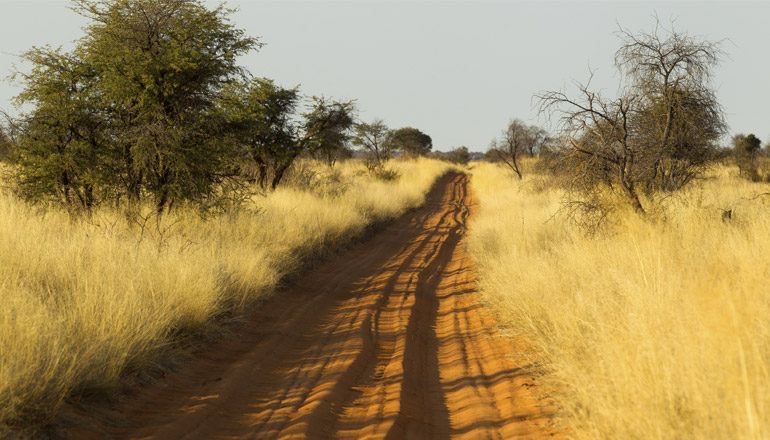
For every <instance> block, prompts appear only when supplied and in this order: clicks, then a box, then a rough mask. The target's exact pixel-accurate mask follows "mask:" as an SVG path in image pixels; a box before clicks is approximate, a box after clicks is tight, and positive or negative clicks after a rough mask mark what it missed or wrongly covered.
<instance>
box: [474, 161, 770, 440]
mask: <svg viewBox="0 0 770 440" xmlns="http://www.w3.org/2000/svg"><path fill="white" fill-rule="evenodd" d="M472 172H473V175H472V190H473V192H474V195H475V199H476V201H477V202H478V204H479V214H478V215H477V216H476V217H475V219H474V220H473V221H472V222H471V230H470V238H469V240H470V249H471V251H472V255H473V257H474V259H475V261H476V263H477V266H478V271H479V279H480V287H481V291H482V294H483V297H484V299H485V301H486V302H487V303H488V304H489V305H490V306H491V308H492V309H493V310H494V311H495V312H496V313H497V314H498V317H499V318H500V320H501V324H502V325H503V326H504V327H506V328H507V330H508V331H510V332H511V333H512V334H513V335H519V336H524V337H525V339H526V340H528V341H529V342H531V343H532V344H533V346H534V348H535V351H534V354H533V362H535V363H536V365H540V366H541V367H542V369H543V370H544V371H545V372H547V374H546V376H545V379H546V380H547V382H549V383H550V387H549V391H550V392H551V393H552V394H551V396H550V397H552V398H554V401H555V402H556V404H557V405H559V407H560V415H561V416H562V417H564V420H563V426H566V427H567V429H568V432H570V434H571V435H574V436H576V437H577V438H586V439H595V438H606V439H619V438H620V439H623V438H626V439H631V438H650V439H670V438H701V439H705V438H766V437H767V436H768V435H770V399H769V398H768V396H770V373H769V372H768V365H770V322H768V320H767V317H768V316H770V302H769V301H768V294H767V293H768V292H767V291H768V289H767V280H768V279H770V261H768V259H767V255H770V236H768V234H767V231H768V230H770V217H768V215H767V213H768V209H769V208H770V197H768V196H767V195H764V196H763V195H761V194H766V193H770V184H767V183H753V182H750V181H748V180H746V179H742V178H740V177H739V176H738V169H737V167H734V166H728V165H725V166H721V167H719V168H717V169H715V170H714V171H713V172H712V173H710V174H709V175H708V179H707V180H702V181H698V182H697V183H696V184H694V185H691V186H690V187H688V188H687V189H686V190H684V191H681V192H678V193H676V194H675V195H672V196H671V197H670V198H668V199H667V200H666V202H665V204H664V205H663V208H662V210H661V211H660V212H659V214H658V215H656V216H655V218H654V219H651V218H644V217H640V216H639V215H638V214H637V213H635V211H634V209H633V208H632V207H630V206H628V205H627V204H625V202H623V201H622V200H620V201H618V203H619V207H618V210H617V211H615V214H614V215H613V218H612V221H611V225H607V229H605V230H604V232H602V233H599V234H588V233H586V229H585V227H584V226H581V225H579V224H576V223H574V222H571V221H569V219H568V218H566V217H565V216H563V215H560V214H558V213H559V212H560V211H561V210H562V209H563V205H562V200H563V197H564V195H565V192H564V190H562V189H560V188H555V187H552V186H544V185H543V181H542V176H538V175H537V174H534V173H533V174H531V175H530V176H529V177H525V178H524V180H522V181H520V180H519V179H518V177H516V176H515V174H513V173H511V172H510V171H509V170H507V169H505V168H503V167H502V166H500V165H494V164H486V165H481V166H476V167H474V169H473V170H472ZM621 206H622V207H621ZM727 210H731V211H732V218H731V219H729V220H728V219H726V218H725V219H724V220H723V217H724V213H725V212H726V211H727Z"/></svg>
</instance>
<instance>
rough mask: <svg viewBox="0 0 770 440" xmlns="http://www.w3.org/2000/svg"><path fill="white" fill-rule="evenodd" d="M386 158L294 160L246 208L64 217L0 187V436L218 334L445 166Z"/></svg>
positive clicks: (396, 208) (410, 201)
mask: <svg viewBox="0 0 770 440" xmlns="http://www.w3.org/2000/svg"><path fill="white" fill-rule="evenodd" d="M389 166H390V167H392V168H393V169H396V170H397V171H398V172H399V173H400V178H399V179H398V180H395V181H391V182H382V181H379V180H376V179H373V178H371V177H369V176H368V175H366V174H365V173H361V172H360V170H361V169H363V166H362V165H359V164H356V163H348V164H342V165H338V166H337V167H336V168H335V169H334V170H328V169H327V168H323V167H322V166H320V165H316V166H315V167H312V166H311V167H310V170H309V171H308V166H307V165H305V168H304V169H305V171H304V175H305V177H304V180H303V179H302V178H299V177H298V176H295V180H297V182H295V188H281V189H279V190H278V191H276V192H274V193H272V194H269V195H268V196H265V197H257V198H255V199H254V201H253V205H252V206H250V207H249V208H250V209H246V210H241V211H239V212H233V213H229V214H224V215H220V216H217V217H215V218H210V219H207V220H204V219H201V218H200V217H199V216H197V215H196V214H195V213H193V212H176V213H172V214H169V215H167V216H165V217H164V218H163V219H162V220H158V219H157V218H150V219H149V220H148V221H147V222H146V224H145V228H144V229H142V228H140V226H139V224H138V223H137V222H136V221H135V220H137V218H134V219H132V220H128V219H126V216H125V215H124V214H123V213H120V212H114V211H109V210H103V211H100V212H98V213H96V214H95V215H94V217H93V218H91V219H88V220H86V219H78V220H73V219H72V218H70V217H69V216H68V215H66V214H65V213H63V212H59V211H56V210H47V211H42V210H40V209H38V208H33V207H29V206H27V205H25V204H24V203H22V202H20V201H19V200H17V199H16V198H14V197H13V196H11V195H9V194H1V195H0V301H2V304H3V306H2V307H0V436H3V429H4V428H3V426H5V427H6V428H5V429H11V430H14V429H20V428H23V429H24V430H28V429H29V428H30V427H35V426H37V427H39V426H42V425H43V424H45V423H47V422H49V421H51V420H52V418H53V417H55V415H56V414H57V411H58V410H59V409H60V408H61V406H62V405H63V404H64V403H65V402H67V401H70V402H78V401H81V400H83V399H91V400H93V398H96V397H101V398H103V397H105V396H106V397H110V396H114V395H115V394H116V393H119V392H120V391H121V390H122V389H123V388H124V387H125V386H126V384H128V383H130V382H131V380H132V379H135V378H136V377H137V375H138V374H144V373H146V372H148V371H151V370H152V369H153V368H157V367H158V366H159V362H164V361H166V360H168V359H169V358H170V357H173V356H174V355H175V354H179V353H184V352H186V351H188V350H189V348H190V344H192V343H193V342H195V341H197V340H200V337H201V336H202V335H204V336H205V335H212V334H214V335H216V334H217V333H218V332H221V331H222V329H223V327H222V323H223V322H224V321H227V318H228V317H237V316H238V315H239V313H241V312H243V311H244V310H245V308H248V307H251V306H253V305H254V304H255V303H257V302H258V301H260V300H262V299H264V298H265V297H266V296H267V295H269V294H270V293H272V292H273V290H274V289H275V287H276V285H277V283H278V282H279V280H280V279H281V278H282V277H284V276H285V275H287V274H290V273H292V272H294V271H296V270H298V269H299V268H301V267H302V265H303V264H306V263H307V262H308V261H309V260H311V259H314V258H318V257H319V256H321V255H323V254H325V253H327V252H329V251H330V250H334V249H339V248H340V247H342V246H344V245H346V244H348V243H349V242H350V241H351V240H352V239H354V238H355V237H357V236H360V235H361V234H362V232H363V231H364V230H365V228H366V227H367V225H370V224H372V223H373V222H378V221H383V220H386V219H390V218H393V217H396V216H398V215H400V214H401V213H403V212H404V211H405V210H407V209H409V208H412V207H415V206H418V205H420V204H421V203H422V202H423V201H424V196H425V194H426V193H427V191H428V189H429V187H430V186H431V184H432V183H433V182H434V181H435V179H436V178H437V177H438V176H439V175H440V174H443V173H444V172H445V171H446V170H447V168H448V167H449V165H447V164H444V163H441V162H438V161H430V160H420V161H417V162H393V163H391V164H390V165H389ZM298 174H302V173H298ZM300 177H301V176H300ZM300 183H302V184H304V186H305V188H304V189H303V188H297V187H296V186H302V185H300ZM308 188H311V189H312V191H311V190H309V189H308ZM148 212H150V211H149V210H148ZM139 223H143V224H144V223H145V221H144V220H140V222H139Z"/></svg>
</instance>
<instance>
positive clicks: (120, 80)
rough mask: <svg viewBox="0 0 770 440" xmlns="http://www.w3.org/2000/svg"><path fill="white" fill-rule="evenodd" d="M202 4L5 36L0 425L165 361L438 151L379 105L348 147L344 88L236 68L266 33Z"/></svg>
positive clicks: (350, 125) (405, 203) (402, 193)
mask: <svg viewBox="0 0 770 440" xmlns="http://www.w3.org/2000/svg"><path fill="white" fill-rule="evenodd" d="M204 3H205V2H203V1H200V0H162V1H159V0H125V1H123V0H120V1H118V0H73V1H72V2H71V6H72V9H73V11H74V12H75V13H78V14H80V15H82V16H84V17H86V18H87V19H88V20H89V23H88V24H87V26H86V27H85V28H84V36H83V37H82V38H81V39H79V40H77V42H76V45H75V47H74V49H72V50H70V51H63V50H62V49H56V48H53V47H51V46H44V47H33V48H31V49H30V50H28V51H27V52H25V53H23V54H21V58H22V59H23V60H24V61H25V62H27V63H28V64H29V65H30V66H31V69H30V70H28V71H17V72H14V73H13V75H12V78H13V81H15V82H16V84H17V85H19V86H20V87H21V93H20V94H19V95H18V96H17V97H16V98H15V100H14V104H15V106H16V110H17V112H16V113H14V114H10V113H8V114H4V115H3V116H4V118H3V121H2V123H0V179H2V180H0V280H2V281H0V300H2V303H3V307H2V310H0V437H4V436H12V435H14V434H17V433H19V432H21V433H24V434H30V433H32V434H34V433H35V432H37V431H38V430H40V429H44V428H45V426H46V425H47V424H49V423H50V422H52V421H54V420H55V418H56V416H57V414H58V413H59V412H60V410H61V409H62V407H63V406H64V405H67V404H73V405H80V404H87V403H89V402H94V401H100V400H107V401H109V400H110V399H113V398H115V397H116V396H119V395H120V394H121V393H122V392H123V391H124V389H125V388H126V387H127V386H128V385H130V384H132V383H135V382H136V381H141V380H142V379H143V378H146V377H147V376H148V375H152V374H155V373H158V372H160V371H163V370H165V369H166V368H167V367H168V365H169V364H170V363H172V362H173V361H174V360H176V359H178V358H180V357H184V356H186V355H189V353H190V352H191V350H193V349H195V348H196V347H199V346H201V345H200V344H201V343H202V342H203V343H205V342H207V341H210V340H212V339H213V338H217V337H218V336H221V334H222V333H223V332H226V331H227V330H228V329H230V328H231V327H232V326H231V324H233V323H237V322H238V321H239V320H241V319H243V316H244V313H246V312H247V311H248V310H250V309H253V307H254V306H256V305H257V304H258V303H259V302H260V301H262V300H264V299H265V298H267V297H269V296H270V295H271V294H272V293H273V292H274V291H275V290H276V288H277V287H278V286H279V285H280V283H281V281H282V280H285V279H287V278H288V277H290V276H292V275H293V274H296V273H297V272H299V271H301V270H302V269H303V268H306V267H308V265H311V264H313V263H314V262H316V261H317V260H319V259H321V258H323V257H326V256H328V255H330V254H333V253H334V252H337V251H339V250H341V249H343V248H345V246H347V245H349V244H350V243H351V242H352V241H354V240H356V239H358V238H360V237H362V236H363V234H364V233H365V231H366V230H367V228H369V227H371V226H372V225H376V224H378V223H381V222H384V221H387V220H389V219H392V218H395V217H397V216H399V215H401V214H402V213H404V212H405V211H406V210H408V209H411V208H414V207H416V206H418V205H420V204H422V203H423V201H424V198H425V194H426V193H427V191H428V190H429V188H430V187H431V185H432V184H433V182H434V181H435V180H436V179H437V178H438V177H439V176H440V175H441V174H443V173H445V172H446V171H447V170H448V169H449V167H450V166H451V165H449V164H447V163H443V162H439V161H435V160H428V159H424V158H421V157H420V156H421V155H424V154H425V153H427V152H429V151H430V150H431V149H432V143H431V138H430V136H428V135H426V134H424V133H422V132H421V131H419V130H417V129H415V128H411V127H405V128H402V129H399V130H390V129H387V128H385V127H384V124H383V123H382V122H381V121H380V125H381V126H382V127H383V133H382V134H383V137H384V139H385V140H386V145H387V148H386V150H385V151H386V152H387V154H383V155H381V154H379V151H378V150H377V149H375V150H374V151H368V154H367V152H366V151H365V152H364V154H363V156H364V157H365V159H364V160H357V159H353V160H349V159H350V158H351V157H352V156H353V150H352V148H351V142H353V141H354V140H357V139H358V138H356V136H355V134H356V130H358V133H361V132H362V127H364V126H365V124H363V123H362V122H360V121H358V120H357V112H356V106H355V101H354V100H336V99H333V98H329V97H324V96H306V95H304V94H303V93H302V92H300V90H299V88H298V87H293V88H285V87H282V86H279V85H278V84H277V83H276V82H275V81H273V80H272V79H269V78H260V77H256V76H254V75H252V73H251V72H249V71H247V70H246V69H245V68H244V67H242V66H241V65H239V59H240V57H241V56H242V55H245V54H247V53H249V52H251V51H256V50H259V49H260V48H261V47H262V44H263V43H262V42H261V41H260V40H259V39H257V38H253V37H250V36H248V35H246V34H245V33H244V31H243V30H242V29H239V28H238V27H236V26H235V25H234V23H233V22H232V21H231V17H232V14H233V12H234V11H233V10H231V9H228V8H226V7H224V6H221V5H220V6H218V7H215V8H213V9H210V8H209V7H207V5H206V4H204ZM364 131H365V130H364ZM354 145H360V146H362V147H364V150H367V148H366V147H367V145H366V144H360V143H358V142H356V143H354ZM395 152H400V153H401V154H402V155H403V156H406V157H409V158H410V159H411V160H409V161H405V160H401V161H394V160H391V158H392V157H393V156H394V154H393V153H395ZM372 163H373V164H374V165H373V166H372V165H371V164H372ZM367 165H369V166H368V168H367Z"/></svg>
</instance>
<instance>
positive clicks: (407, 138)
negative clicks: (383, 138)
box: [387, 127, 433, 157]
mask: <svg viewBox="0 0 770 440" xmlns="http://www.w3.org/2000/svg"><path fill="white" fill-rule="evenodd" d="M387 143H388V144H389V145H388V147H389V149H390V150H392V151H395V150H400V151H402V152H403V153H404V155H405V156H408V157H417V156H423V155H426V154H428V153H430V151H431V150H432V149H433V140H432V139H431V137H430V136H428V135H427V134H425V133H423V132H422V131H420V130H418V129H416V128H413V127H403V128H399V129H398V130H394V131H392V132H390V134H389V135H388V138H387Z"/></svg>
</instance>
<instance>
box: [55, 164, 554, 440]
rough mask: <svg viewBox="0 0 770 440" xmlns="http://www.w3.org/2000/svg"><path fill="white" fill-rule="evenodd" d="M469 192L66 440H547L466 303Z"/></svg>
mask: <svg viewBox="0 0 770 440" xmlns="http://www.w3.org/2000/svg"><path fill="white" fill-rule="evenodd" d="M473 209H474V205H473V202H472V197H471V194H470V192H469V188H468V179H467V177H466V176H465V175H462V174H449V175H446V176H444V177H443V178H442V179H440V180H439V182H437V184H436V185H434V187H433V189H432V190H431V192H430V194H429V195H428V198H427V201H426V204H425V205H424V206H423V207H422V208H420V209H418V210H416V211H414V212H412V213H410V214H408V215H406V216H404V217H403V218H401V219H399V220H398V221H396V222H394V223H393V224H391V225H390V226H389V227H388V228H386V229H385V230H384V231H382V232H381V233H379V234H377V235H376V236H374V237H373V238H372V239H370V240H369V241H367V242H366V243H363V244H361V245H359V246H357V247H356V248H354V249H351V250H350V251H349V252H347V253H346V254H344V255H342V256H341V257H339V258H337V259H335V260H334V261H330V262H328V263H326V264H324V265H322V266H321V267H319V268H318V269H317V270H315V271H313V272H312V273H310V274H308V275H307V276H305V277H303V278H302V279H300V280H299V281H297V282H296V283H295V284H294V285H293V286H292V287H291V288H289V289H286V290H285V291H283V292H280V293H279V294H277V295H276V296H275V298H274V299H273V300H272V301H271V302H269V303H267V304H265V305H264V306H263V307H262V308H261V309H260V310H259V311H258V312H257V313H255V315H254V316H253V317H252V319H251V320H250V321H249V323H248V324H247V325H246V326H245V327H244V328H243V329H242V331H240V332H239V333H238V335H237V337H236V338H232V340H229V341H227V342H224V343H222V344H220V345H219V346H217V347H216V350H214V351H212V352H210V353H202V354H201V355H200V356H199V357H198V358H197V359H196V360H195V361H194V362H192V363H190V365H188V366H187V367H186V368H185V369H184V370H182V371H180V372H177V373H174V374H171V375H169V377H167V378H165V379H164V380H163V381H161V382H159V383H157V384H152V385H149V386H146V387H144V388H141V389H139V390H137V391H136V392H135V394H134V395H133V396H132V398H130V399H129V400H128V401H126V402H124V403H122V404H120V405H119V407H118V408H116V410H115V414H114V415H115V417H116V418H119V419H120V421H121V422H120V423H119V425H120V426H106V425H103V424H102V425H100V424H98V423H96V422H93V423H92V424H91V425H90V426H88V427H85V426H81V427H78V428H77V429H72V430H71V431H70V437H71V438H115V439H128V438H131V439H219V438H221V439H224V438H227V439H233V438H259V439H261V438H294V437H296V438H388V439H401V438H416V439H429V438H515V437H524V438H532V437H541V436H549V435H551V432H550V430H549V429H548V428H547V427H544V426H543V425H545V424H547V422H548V421H549V417H550V414H549V408H548V407H547V406H543V405H542V403H540V402H538V401H537V400H536V399H534V397H533V395H532V390H531V388H532V387H531V386H530V385H531V384H532V383H534V379H533V378H532V377H530V376H529V375H527V374H526V371H527V365H525V364H522V363H518V364H517V363H516V361H515V360H514V358H511V357H509V356H507V354H509V353H514V352H516V351H517V350H516V349H517V348H521V347H516V346H513V345H512V343H511V342H510V341H508V340H506V339H503V338H499V337H496V335H495V332H494V330H493V328H494V320H493V319H492V318H491V317H490V316H489V315H487V314H485V313H484V312H483V310H482V309H481V307H480V306H479V304H478V298H477V296H476V293H475V284H474V282H475V281H474V280H475V273H474V272H473V266H472V262H471V260H470V258H469V257H468V255H467V252H466V251H465V248H464V247H465V242H464V234H465V230H466V227H467V224H466V222H467V220H468V218H469V217H470V216H471V215H472V212H473Z"/></svg>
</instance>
